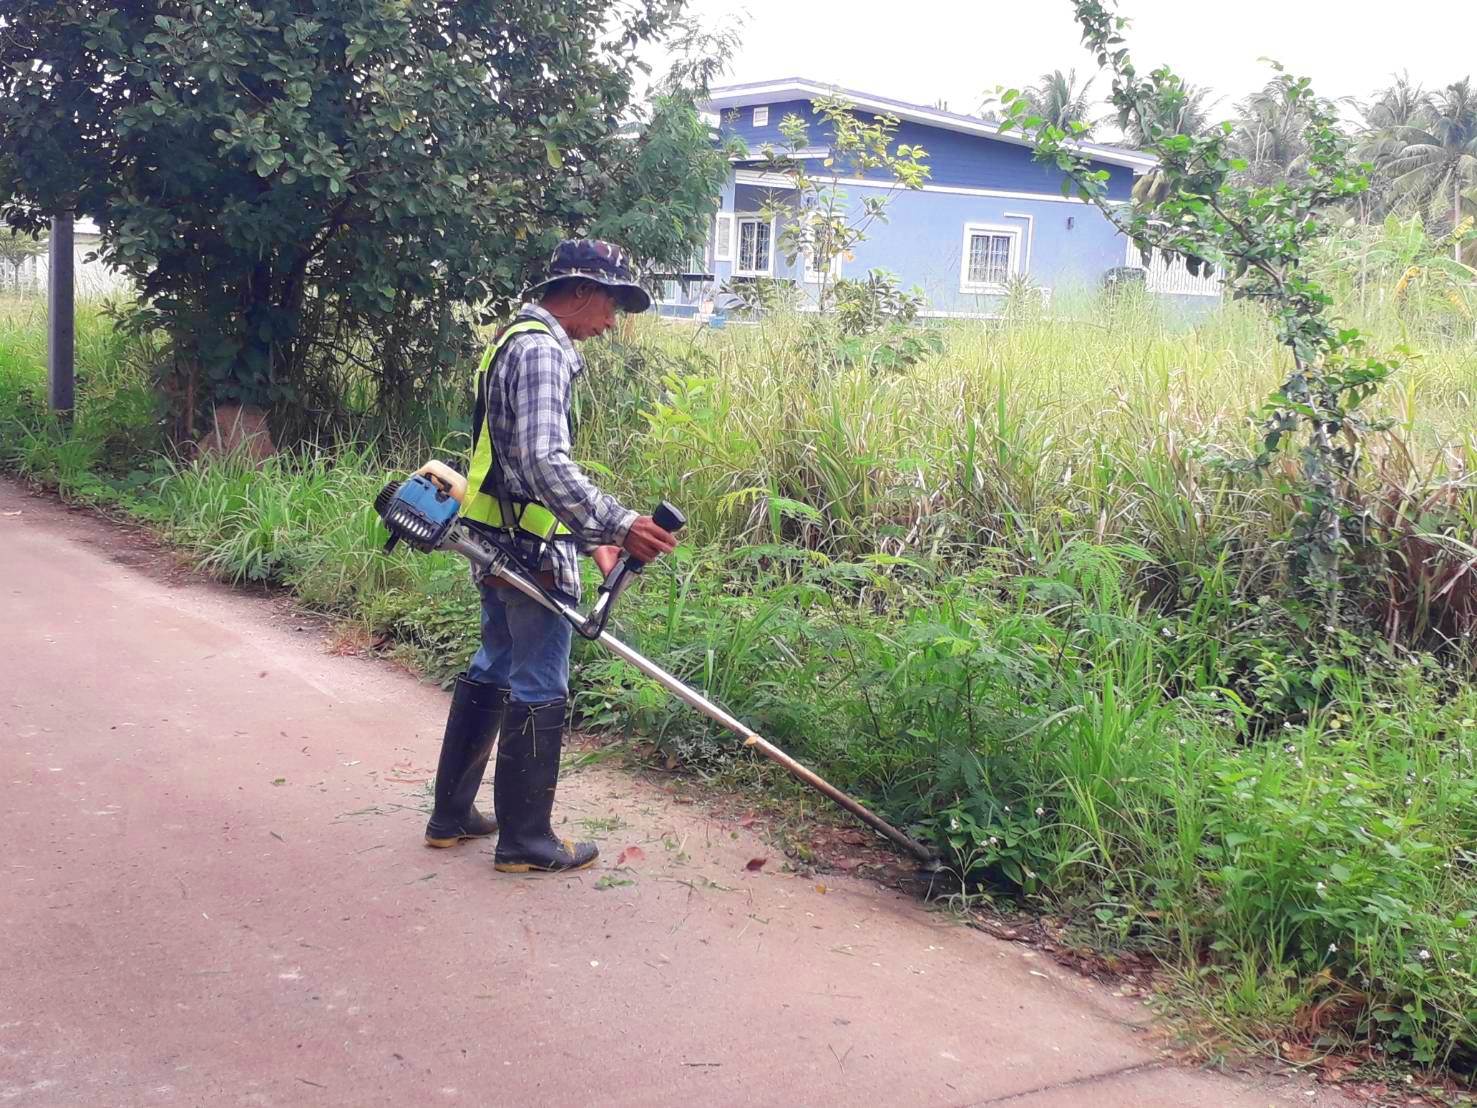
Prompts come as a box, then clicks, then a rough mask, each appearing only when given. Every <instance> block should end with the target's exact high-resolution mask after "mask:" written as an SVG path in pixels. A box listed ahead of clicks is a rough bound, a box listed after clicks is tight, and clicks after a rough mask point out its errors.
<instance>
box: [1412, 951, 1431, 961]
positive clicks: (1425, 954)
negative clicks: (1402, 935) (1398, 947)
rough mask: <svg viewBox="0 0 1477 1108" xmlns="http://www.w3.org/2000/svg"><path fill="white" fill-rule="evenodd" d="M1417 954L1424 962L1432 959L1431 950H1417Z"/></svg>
mask: <svg viewBox="0 0 1477 1108" xmlns="http://www.w3.org/2000/svg"><path fill="white" fill-rule="evenodd" d="M1415 956H1416V957H1417V958H1419V959H1420V960H1421V961H1422V962H1429V961H1430V960H1431V952H1430V951H1429V950H1424V949H1423V950H1417V951H1416V952H1415Z"/></svg>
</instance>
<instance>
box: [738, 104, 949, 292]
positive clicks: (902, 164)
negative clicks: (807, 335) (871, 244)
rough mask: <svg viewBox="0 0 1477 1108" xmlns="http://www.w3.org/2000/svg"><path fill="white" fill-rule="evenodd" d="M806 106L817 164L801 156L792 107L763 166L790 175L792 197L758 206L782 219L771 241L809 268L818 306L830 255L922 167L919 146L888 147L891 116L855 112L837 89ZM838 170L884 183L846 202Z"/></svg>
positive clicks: (832, 265)
mask: <svg viewBox="0 0 1477 1108" xmlns="http://www.w3.org/2000/svg"><path fill="white" fill-rule="evenodd" d="M813 107H814V111H815V114H816V115H817V116H818V117H819V118H820V128H821V131H822V138H821V141H823V142H825V143H826V146H827V153H826V156H825V157H824V158H823V159H822V161H821V164H820V166H819V167H818V168H812V167H811V165H810V164H809V161H808V160H807V159H806V158H803V157H801V152H802V151H803V150H805V149H806V148H807V147H809V146H810V144H811V139H810V125H809V124H808V123H807V122H806V120H804V119H802V118H801V117H800V116H798V115H793V114H791V115H786V116H785V117H784V118H783V119H782V120H780V124H779V130H780V134H781V135H782V136H783V137H784V140H785V147H784V148H783V149H780V150H773V149H771V150H767V151H766V152H765V163H766V166H765V167H766V169H767V171H768V172H770V173H778V174H783V175H785V176H786V177H788V178H790V180H791V181H792V182H793V184H792V185H790V186H789V187H790V188H791V189H793V199H792V200H790V199H783V198H780V197H778V196H775V197H772V198H771V199H770V200H769V201H768V202H767V203H766V205H765V214H766V216H767V217H769V218H777V219H782V220H783V221H784V227H783V228H782V229H781V231H780V233H779V247H780V249H781V250H782V251H783V252H784V254H785V258H786V260H787V261H788V262H789V263H790V264H791V265H794V264H795V262H796V260H797V259H799V258H805V259H806V265H807V267H808V268H809V269H810V270H811V271H812V272H814V273H815V274H816V282H817V293H816V303H817V305H818V307H819V308H820V310H821V312H823V313H824V312H825V311H826V310H827V309H828V308H829V306H830V301H831V292H832V290H833V288H834V285H835V270H836V267H837V265H838V263H839V262H840V261H841V259H842V258H845V257H846V256H847V255H848V254H850V253H851V251H852V249H853V248H854V247H855V246H856V245H857V244H858V243H860V242H862V241H864V240H865V239H866V237H867V229H868V228H869V227H871V225H872V224H873V223H876V222H877V221H878V220H885V219H886V218H887V207H888V205H889V204H890V203H891V201H892V198H893V196H894V195H895V193H896V192H897V190H899V189H910V190H916V189H921V188H922V187H923V183H924V181H926V180H927V178H928V173H929V170H928V166H927V164H926V162H927V159H928V152H927V151H926V150H924V149H923V147H921V146H912V145H909V144H907V143H901V144H899V145H898V146H897V147H896V148H894V147H893V144H892V140H893V136H894V135H895V134H896V133H897V127H898V120H897V117H896V116H890V115H877V116H873V117H872V118H870V119H863V118H862V117H861V116H859V115H857V114H856V112H855V111H854V110H853V105H852V104H851V103H850V101H848V100H846V99H845V98H844V97H824V98H822V99H819V100H816V101H815V103H814V106H813ZM843 177H852V178H856V177H872V178H874V179H875V180H876V181H877V185H878V187H879V188H884V189H886V190H887V191H886V192H884V193H882V194H881V195H877V194H866V195H863V196H862V197H861V200H860V202H859V203H857V204H855V205H853V204H852V203H851V198H850V196H849V194H848V193H847V192H846V190H844V189H843V188H842V187H841V179H842V178H843Z"/></svg>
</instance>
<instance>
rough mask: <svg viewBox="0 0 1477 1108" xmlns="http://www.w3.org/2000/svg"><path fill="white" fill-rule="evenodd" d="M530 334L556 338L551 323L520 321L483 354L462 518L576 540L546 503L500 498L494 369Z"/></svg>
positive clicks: (547, 539)
mask: <svg viewBox="0 0 1477 1108" xmlns="http://www.w3.org/2000/svg"><path fill="white" fill-rule="evenodd" d="M526 334H545V335H552V334H553V332H552V331H550V330H549V327H548V325H547V324H545V323H541V322H540V321H539V320H536V319H525V320H520V321H518V322H517V323H514V324H512V325H510V326H508V327H505V328H504V329H503V331H502V333H501V334H499V335H498V336H497V338H496V339H495V340H494V341H493V342H492V344H491V345H490V346H488V348H487V352H486V353H485V354H483V355H482V363H481V365H480V366H479V367H478V370H477V399H476V403H475V405H474V407H473V413H472V464H471V466H470V467H469V469H468V472H467V486H468V488H469V489H470V490H471V495H470V496H469V497H467V502H466V503H465V504H464V505H463V506H462V516H463V517H464V518H466V519H470V520H474V521H476V522H478V523H485V524H487V525H488V526H490V527H516V528H518V529H519V530H520V531H524V532H527V533H528V534H530V535H536V536H537V537H538V538H540V539H543V540H544V541H545V542H551V541H553V540H555V539H565V540H568V539H572V538H573V535H572V534H571V533H570V531H569V529H568V528H567V527H565V526H564V525H563V524H562V523H560V522H559V519H558V517H556V516H555V515H554V513H553V512H551V511H549V509H548V508H546V507H544V506H543V505H542V504H539V503H537V502H535V501H525V500H512V499H510V498H505V497H502V496H500V495H499V493H500V492H502V491H504V490H501V489H500V488H499V487H498V481H497V477H496V473H495V470H496V467H497V456H496V454H495V452H494V450H493V445H492V423H491V417H492V412H491V405H490V404H489V403H488V400H489V397H488V391H489V390H490V389H491V387H492V367H493V363H494V362H496V361H497V357H498V355H499V354H501V353H502V351H503V348H504V347H505V346H507V344H508V341H509V340H510V339H512V338H514V337H516V336H517V335H526ZM505 503H506V504H507V505H508V508H509V510H510V511H511V513H512V514H513V516H514V518H513V519H511V520H506V521H505V520H504V519H503V514H504V513H503V505H504V504H505Z"/></svg>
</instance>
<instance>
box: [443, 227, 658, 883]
mask: <svg viewBox="0 0 1477 1108" xmlns="http://www.w3.org/2000/svg"><path fill="white" fill-rule="evenodd" d="M530 295H531V296H536V297H537V303H528V304H525V305H524V306H523V308H522V310H521V311H520V312H519V313H518V315H517V317H516V318H515V319H514V320H513V322H512V323H511V324H509V325H508V326H507V327H506V328H504V329H503V331H502V332H501V333H500V334H499V335H498V337H497V339H496V340H495V341H494V342H493V344H492V346H491V348H490V349H489V350H488V351H487V354H486V355H485V356H484V358H483V360H482V369H481V371H480V372H479V374H478V377H477V389H478V393H477V404H476V409H475V414H474V421H473V435H474V438H473V452H472V465H471V469H470V471H469V473H468V475H467V484H468V492H467V500H466V503H465V504H464V505H463V507H462V515H463V518H465V519H468V520H470V521H472V522H474V523H476V524H478V525H481V526H484V527H491V528H494V529H495V530H497V532H498V533H499V535H501V536H502V537H503V538H504V539H506V540H507V541H509V542H512V543H514V544H515V545H516V546H517V547H518V548H519V549H520V551H522V552H523V554H524V559H523V560H524V564H525V566H526V568H528V569H529V570H531V571H533V572H536V573H537V574H538V576H539V577H540V580H541V581H542V583H543V585H544V587H545V588H547V589H550V590H551V591H553V592H554V593H556V594H557V595H559V596H560V598H561V599H563V600H564V601H565V602H566V603H567V604H570V605H574V604H577V603H578V602H579V595H580V578H579V565H578V562H577V558H576V555H577V550H576V548H578V550H579V551H585V552H589V553H591V554H592V555H593V556H594V558H595V562H596V564H597V565H598V566H599V568H600V572H601V573H608V572H609V571H610V569H611V568H612V567H613V566H614V565H615V563H616V560H617V559H618V558H619V556H620V549H621V548H624V549H625V550H627V551H629V552H630V553H631V554H634V555H635V556H636V557H637V558H640V559H642V560H643V561H650V560H653V559H655V558H658V557H660V556H661V555H663V554H667V553H670V552H671V551H672V550H673V549H674V548H675V547H676V539H675V538H673V536H672V535H671V534H670V533H668V532H667V531H666V530H664V529H663V528H662V527H660V526H658V525H657V524H656V522H655V521H653V520H652V519H651V517H650V516H641V515H638V514H637V513H636V512H633V511H630V510H629V509H627V508H625V507H623V506H622V505H621V504H620V503H618V502H617V501H616V500H615V498H614V497H612V496H609V495H607V494H606V493H604V492H601V491H600V490H599V489H598V488H596V487H595V485H594V484H593V483H592V482H591V481H590V480H589V478H588V477H586V476H585V474H584V473H583V472H581V470H580V468H579V467H578V466H577V465H575V464H574V462H573V461H572V460H571V458H570V456H569V452H570V427H569V418H570V417H569V406H570V393H571V389H572V386H573V382H574V379H575V378H576V377H577V376H579V374H580V373H581V372H582V371H583V370H584V360H583V359H582V358H581V357H580V355H579V353H578V352H577V351H576V350H575V347H574V344H575V343H576V342H582V341H583V340H585V339H590V338H594V337H595V336H596V335H600V334H603V333H604V332H606V331H608V330H609V329H610V328H611V326H612V325H614V323H615V312H616V309H617V308H620V309H622V310H624V311H628V312H644V311H645V310H646V309H647V308H649V307H650V306H651V297H650V296H649V295H648V294H647V292H646V290H645V289H643V288H641V286H640V285H639V284H637V282H636V280H635V275H634V273H633V271H632V268H631V266H630V265H629V263H628V262H627V261H626V258H625V255H624V253H623V252H622V251H621V249H620V248H619V247H616V246H613V245H611V244H610V243H606V242H599V241H596V240H592V239H578V240H568V241H565V242H562V243H560V244H559V247H558V249H557V250H555V251H554V256H553V258H552V259H551V261H550V264H549V272H548V276H547V278H546V279H545V280H544V281H542V282H541V283H540V284H538V285H536V286H535V287H534V288H533V289H532V290H531V293H530ZM572 630H573V629H572V628H571V627H570V625H569V623H568V622H566V621H565V620H564V619H563V618H562V617H560V616H557V615H555V614H554V613H553V612H551V611H549V610H548V609H547V608H545V607H543V606H542V605H540V604H538V603H537V602H536V601H533V600H531V599H529V598H528V597H526V596H524V595H523V594H522V593H520V592H518V591H517V590H516V589H513V588H511V587H508V586H506V585H505V584H504V583H503V582H502V581H500V580H499V579H497V578H491V579H489V580H488V581H486V582H484V583H483V587H482V646H481V649H479V650H478V651H477V653H476V655H475V656H474V657H473V658H472V661H471V663H470V665H468V667H467V671H466V673H465V674H463V675H462V676H460V677H458V678H457V682H456V691H455V693H454V694H453V696H452V701H451V714H450V715H449V716H448V717H447V720H446V735H445V737H444V738H443V740H442V743H441V757H440V761H439V763H438V764H437V768H436V795H435V808H434V810H433V812H432V814H431V820H430V822H429V823H428V824H427V825H426V843H427V845H429V846H434V847H448V846H455V845H456V844H457V843H459V842H461V841H463V840H464V839H471V838H478V837H481V836H484V835H491V834H492V833H493V832H495V831H498V830H499V828H501V833H500V834H499V836H498V844H497V851H496V854H495V857H494V863H495V865H496V868H497V869H499V870H502V871H504V872H510V873H530V872H539V873H549V872H557V871H561V870H571V869H582V868H584V867H585V866H588V865H590V864H591V863H593V862H594V861H595V858H596V857H597V856H598V853H599V852H598V851H597V850H596V848H595V844H594V843H570V842H568V841H567V840H561V839H560V838H559V837H558V836H556V835H555V834H554V832H553V829H552V827H551V824H550V816H551V814H552V812H553V807H554V790H555V786H556V785H557V783H558V779H559V754H560V750H561V749H562V745H563V738H564V716H565V709H566V707H567V705H568V698H569V648H570V641H571V634H572ZM500 724H501V738H500V739H499V738H498V737H497V736H498V733H499V725H500ZM494 741H497V742H498V752H497V765H496V767H495V770H494V775H493V806H494V811H495V813H496V816H497V818H496V820H495V821H494V820H490V819H487V818H486V817H485V816H483V815H481V814H480V813H479V812H478V811H477V809H476V808H475V807H474V806H473V801H474V799H475V798H476V795H477V789H478V786H479V785H480V784H481V783H482V775H483V772H484V771H485V770H486V768H487V762H488V758H489V756H490V753H491V751H492V746H493V743H494Z"/></svg>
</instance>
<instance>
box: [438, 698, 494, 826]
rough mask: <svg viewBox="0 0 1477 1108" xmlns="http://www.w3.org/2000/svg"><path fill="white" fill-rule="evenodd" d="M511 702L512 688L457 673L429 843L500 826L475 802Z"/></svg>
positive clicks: (440, 765)
mask: <svg viewBox="0 0 1477 1108" xmlns="http://www.w3.org/2000/svg"><path fill="white" fill-rule="evenodd" d="M507 703H508V690H507V689H499V688H497V687H495V686H493V685H483V684H480V683H478V682H476V681H468V680H467V679H466V677H465V676H462V677H458V678H457V679H456V691H454V692H453V693H452V694H451V712H450V713H449V714H448V715H447V717H446V736H445V738H443V739H442V740H441V758H440V760H439V761H438V762H437V763H436V806H435V808H434V809H433V810H432V812H431V820H430V822H429V823H427V824H426V845H427V846H434V847H448V846H455V845H456V844H457V843H459V842H461V841H462V840H463V839H478V838H482V837H483V836H485V835H491V834H492V833H493V832H494V831H496V830H497V822H496V821H495V820H490V819H488V818H487V817H486V816H484V815H482V813H480V812H478V811H477V809H476V808H475V807H473V805H472V802H473V801H474V800H476V799H477V790H478V789H479V788H480V787H481V786H482V775H483V774H484V773H485V772H487V760H488V758H489V757H491V755H492V744H493V743H494V742H496V741H497V732H498V725H499V724H500V723H501V722H502V718H503V709H504V708H505V707H507Z"/></svg>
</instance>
